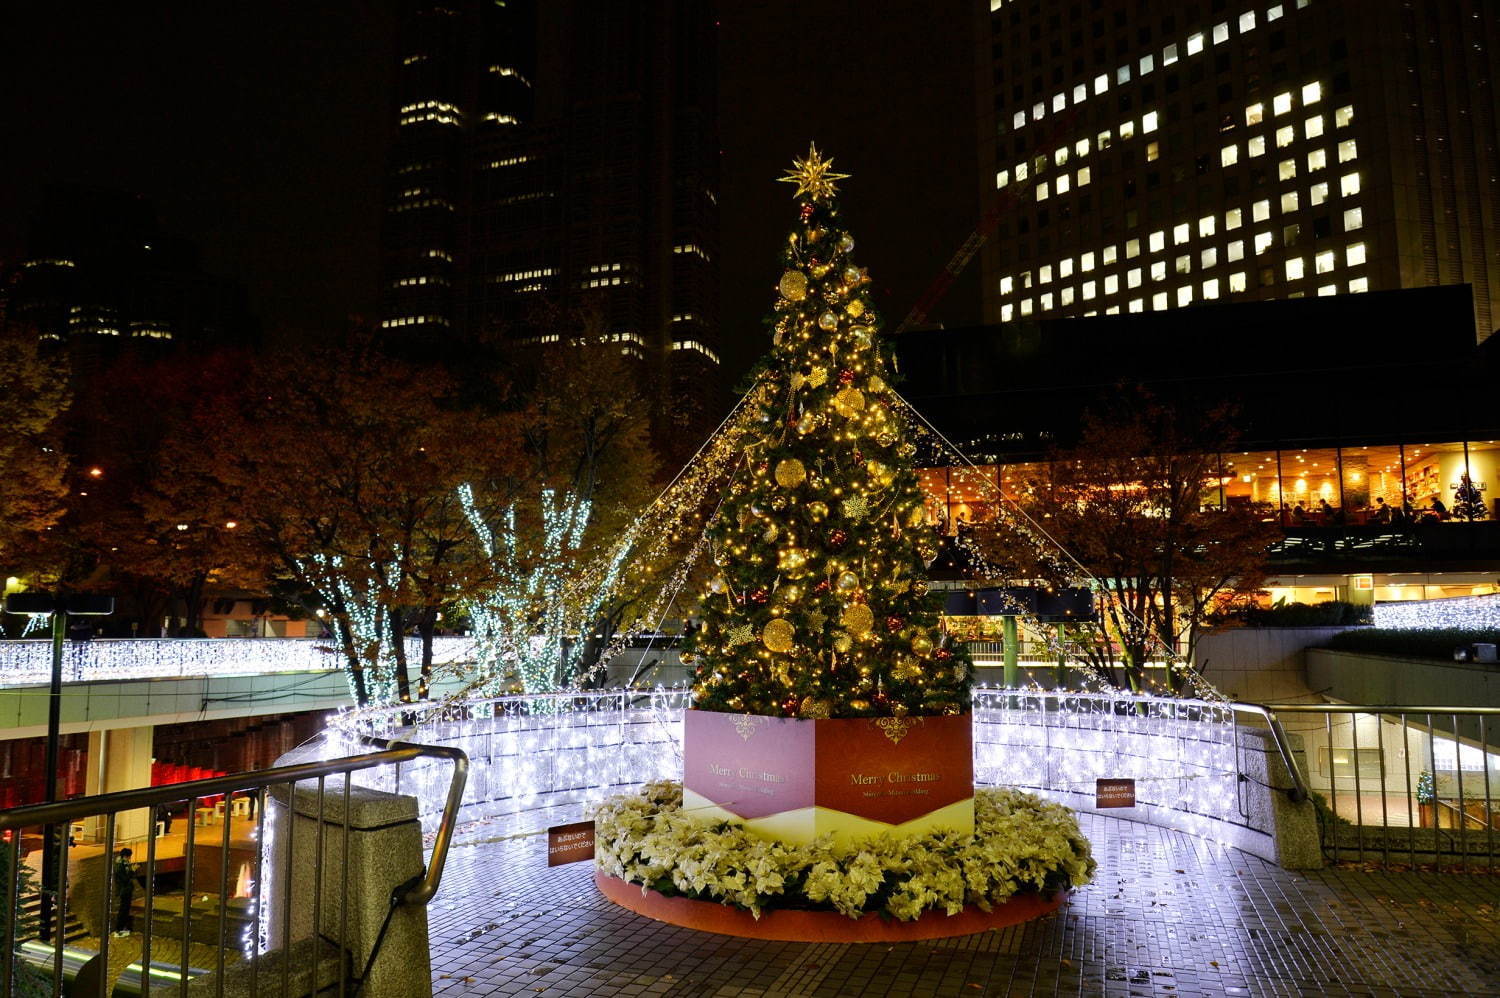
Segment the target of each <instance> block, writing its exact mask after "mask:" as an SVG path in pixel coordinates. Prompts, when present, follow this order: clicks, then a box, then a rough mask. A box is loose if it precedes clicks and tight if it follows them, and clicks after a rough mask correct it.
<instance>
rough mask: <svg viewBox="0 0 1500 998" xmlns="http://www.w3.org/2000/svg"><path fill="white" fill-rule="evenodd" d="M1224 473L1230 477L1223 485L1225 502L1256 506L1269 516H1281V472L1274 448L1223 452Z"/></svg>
mask: <svg viewBox="0 0 1500 998" xmlns="http://www.w3.org/2000/svg"><path fill="white" fill-rule="evenodd" d="M1224 477H1226V478H1228V479H1229V481H1228V483H1227V484H1226V485H1225V486H1224V502H1225V505H1227V506H1249V507H1252V508H1255V509H1259V510H1261V511H1262V512H1263V513H1264V514H1265V518H1266V519H1268V520H1276V519H1280V518H1281V516H1282V508H1281V474H1280V468H1279V466H1278V464H1277V454H1276V452H1275V451H1273V450H1269V451H1241V452H1238V453H1231V454H1225V455H1224Z"/></svg>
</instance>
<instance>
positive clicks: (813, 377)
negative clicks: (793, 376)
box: [807, 367, 828, 388]
mask: <svg viewBox="0 0 1500 998" xmlns="http://www.w3.org/2000/svg"><path fill="white" fill-rule="evenodd" d="M807 383H808V384H809V385H812V386H813V387H814V388H821V387H822V386H823V385H826V384H827V383H828V369H827V368H826V367H815V368H813V369H812V370H811V371H808V372H807Z"/></svg>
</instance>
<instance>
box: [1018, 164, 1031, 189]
mask: <svg viewBox="0 0 1500 998" xmlns="http://www.w3.org/2000/svg"><path fill="white" fill-rule="evenodd" d="M1030 173H1031V171H1030V168H1029V167H1028V166H1027V165H1026V164H1025V163H1017V164H1016V183H1018V184H1019V183H1020V182H1021V181H1023V180H1025V179H1026V178H1027V177H1028V176H1030Z"/></svg>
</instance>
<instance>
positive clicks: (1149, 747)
mask: <svg viewBox="0 0 1500 998" xmlns="http://www.w3.org/2000/svg"><path fill="white" fill-rule="evenodd" d="M689 698H690V694H689V693H688V691H686V690H682V689H676V690H664V689H658V690H655V691H651V692H644V691H610V692H607V693H581V694H553V695H550V696H533V697H527V696H502V697H492V698H487V699H481V700H472V701H467V702H462V703H453V704H447V705H432V706H429V707H426V708H418V709H416V710H409V709H408V710H404V711H403V710H402V709H400V708H381V709H378V710H373V711H371V710H366V711H357V712H356V711H350V712H347V713H345V714H343V715H341V716H340V717H339V718H337V719H335V722H334V724H333V726H332V727H331V728H330V730H329V732H328V733H327V735H326V739H325V741H324V743H323V744H320V745H309V746H308V747H306V748H305V749H304V750H301V753H302V754H298V755H296V756H294V757H289V758H287V759H284V760H283V762H291V761H304V760H305V759H308V758H313V757H318V756H322V757H332V756H335V755H338V754H354V753H357V752H358V751H360V750H361V745H360V743H359V742H358V739H357V736H358V735H361V734H367V735H375V736H379V737H383V738H391V737H398V738H401V739H404V740H409V741H413V742H419V743H422V744H434V745H447V746H453V747H456V748H460V749H462V750H463V751H464V752H465V753H467V754H468V756H469V759H470V762H471V765H472V770H471V777H470V781H469V786H468V788H467V790H466V792H465V798H464V810H463V812H462V814H463V818H464V819H465V820H466V821H474V820H484V821H485V822H486V823H489V824H493V825H494V826H496V830H497V831H499V830H503V831H513V830H523V829H529V828H533V827H541V826H543V825H545V824H546V823H547V821H550V820H565V817H564V815H563V814H562V813H558V814H557V815H556V816H555V819H554V818H551V817H549V818H547V819H545V820H544V819H542V818H541V817H540V816H539V815H538V812H541V811H543V810H545V809H552V808H564V807H566V808H567V809H569V815H571V814H572V813H576V812H577V810H579V809H580V808H581V806H582V805H586V804H589V803H592V802H595V801H598V800H602V799H603V798H605V797H607V796H609V795H610V794H614V793H619V792H623V791H625V790H628V789H630V788H633V787H635V786H638V785H640V784H641V783H644V782H647V781H649V780H659V779H681V777H682V711H683V710H684V708H686V707H687V705H688V702H689ZM1257 751H1259V752H1260V753H1261V756H1262V758H1264V754H1265V753H1264V749H1263V743H1261V745H1260V747H1259V748H1258V747H1257V743H1256V742H1255V739H1254V738H1253V737H1252V735H1251V734H1249V733H1247V732H1246V731H1245V730H1242V729H1240V728H1238V727H1237V726H1236V724H1235V712H1234V709H1233V708H1232V707H1231V705H1230V704H1228V703H1223V702H1210V701H1203V700H1183V699H1172V698H1166V697H1152V696H1135V695H1131V694H1121V693H1108V694H1078V693H1043V692H1040V691H1036V690H1031V691H1005V690H997V689H988V688H986V689H980V690H976V691H975V694H974V757H975V758H974V762H975V782H976V783H977V784H979V785H981V786H1014V787H1021V788H1023V789H1027V790H1032V791H1035V792H1038V793H1041V794H1042V795H1044V796H1047V797H1050V798H1053V799H1055V800H1058V801H1061V802H1062V803H1065V804H1068V805H1070V806H1072V807H1075V808H1079V809H1081V810H1092V809H1093V807H1094V803H1095V797H1094V794H1095V780H1097V779H1120V778H1125V779H1134V780H1135V781H1136V801H1137V803H1136V806H1135V807H1134V808H1133V809H1130V810H1123V809H1122V810H1116V811H1112V812H1109V813H1113V814H1115V815H1118V816H1120V817H1125V818H1131V819H1133V820H1138V821H1146V822H1148V823H1151V824H1157V825H1163V826H1166V827H1170V828H1176V829H1180V830H1182V831H1186V832H1190V833H1193V834H1196V835H1199V836H1202V837H1204V838H1208V839H1211V840H1215V841H1218V842H1222V843H1225V844H1227V845H1233V846H1236V847H1238V848H1242V849H1246V850H1248V851H1251V852H1254V853H1255V854H1257V855H1261V856H1264V857H1266V858H1270V859H1273V860H1274V858H1275V856H1276V845H1275V841H1274V840H1275V830H1274V829H1273V828H1272V827H1271V824H1270V822H1271V818H1270V815H1269V812H1270V808H1269V807H1257V806H1255V804H1254V802H1253V801H1252V800H1251V797H1252V794H1251V793H1250V792H1249V790H1247V789H1246V786H1247V785H1246V783H1245V782H1244V781H1241V779H1240V773H1241V766H1240V763H1241V762H1244V763H1245V764H1246V767H1247V768H1246V772H1248V773H1250V774H1251V782H1250V784H1249V787H1250V789H1254V788H1255V787H1256V786H1260V785H1263V784H1264V783H1266V782H1270V781H1269V780H1268V779H1267V777H1266V776H1265V775H1264V768H1265V766H1264V763H1262V764H1261V766H1260V768H1259V769H1257V768H1256V767H1255V765H1254V761H1253V759H1252V757H1253V756H1254V755H1255V753H1256V752H1257ZM1257 773H1259V774H1260V775H1258V776H1257V775H1256V774H1257ZM361 779H367V780H370V781H371V782H370V783H369V785H370V786H372V787H375V788H377V789H383V790H387V791H398V792H402V793H410V794H414V795H416V796H417V797H418V798H419V799H420V800H421V801H422V802H423V803H422V811H423V812H424V821H428V822H431V821H433V820H435V819H436V817H437V813H438V811H439V810H440V808H441V802H442V798H443V793H444V791H445V788H446V786H447V773H446V771H445V770H444V769H443V767H441V766H437V765H430V766H429V765H426V764H412V765H408V766H406V767H404V768H403V769H402V771H401V772H400V773H399V774H397V773H391V772H388V771H386V772H382V773H376V772H375V771H370V772H369V773H368V774H366V775H365V776H363V777H361Z"/></svg>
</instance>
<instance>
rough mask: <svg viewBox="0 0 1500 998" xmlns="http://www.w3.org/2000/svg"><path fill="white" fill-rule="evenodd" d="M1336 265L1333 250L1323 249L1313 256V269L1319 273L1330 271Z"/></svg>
mask: <svg viewBox="0 0 1500 998" xmlns="http://www.w3.org/2000/svg"><path fill="white" fill-rule="evenodd" d="M1335 266H1336V263H1335V258H1334V253H1333V250H1323V251H1322V252H1320V253H1319V254H1318V255H1317V256H1315V257H1313V269H1314V270H1316V271H1317V272H1318V273H1320V274H1327V273H1330V272H1332V270H1333V268H1334V267H1335Z"/></svg>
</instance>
